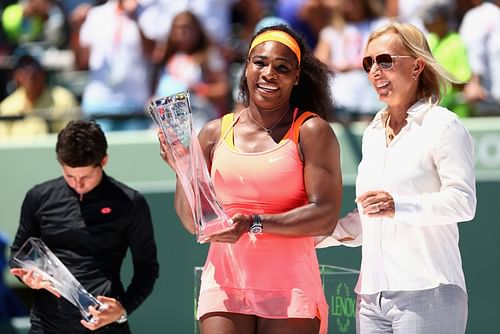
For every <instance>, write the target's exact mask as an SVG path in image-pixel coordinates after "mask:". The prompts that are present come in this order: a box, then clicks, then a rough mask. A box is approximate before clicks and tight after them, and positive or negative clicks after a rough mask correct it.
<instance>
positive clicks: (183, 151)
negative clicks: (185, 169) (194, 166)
mask: <svg viewBox="0 0 500 334" xmlns="http://www.w3.org/2000/svg"><path fill="white" fill-rule="evenodd" d="M158 140H159V141H160V156H161V158H162V159H163V160H164V161H165V162H166V163H167V164H168V165H169V166H170V168H172V169H173V170H174V171H177V167H178V166H177V162H178V161H179V159H180V158H182V157H184V156H186V155H187V154H189V151H188V149H187V148H186V147H185V146H184V145H182V142H181V141H180V140H179V139H177V140H176V141H174V142H173V143H172V146H170V145H169V144H168V143H167V140H166V138H165V136H164V135H163V132H162V131H161V130H158ZM174 150H175V152H174ZM174 154H175V156H174Z"/></svg>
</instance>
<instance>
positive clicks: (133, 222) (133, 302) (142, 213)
mask: <svg viewBox="0 0 500 334" xmlns="http://www.w3.org/2000/svg"><path fill="white" fill-rule="evenodd" d="M135 197H136V198H135V199H134V208H133V210H132V213H131V216H130V217H129V226H128V228H127V240H128V244H129V247H130V252H131V255H132V262H133V266H134V275H133V277H132V280H131V282H130V285H129V286H128V287H127V290H126V292H125V294H124V295H123V296H121V297H120V298H119V300H120V302H121V304H122V305H123V307H124V308H125V310H126V311H127V313H129V314H130V313H132V312H133V311H134V310H135V309H136V308H137V307H139V305H141V304H142V303H143V302H144V300H145V299H146V297H147V296H149V295H150V294H151V292H152V291H153V286H154V283H155V281H156V279H157V278H158V273H159V270H158V260H157V253H156V242H155V239H154V234H153V223H152V220H151V214H150V210H149V206H148V204H147V202H146V200H145V199H144V197H143V196H142V195H141V194H139V193H136V195H135Z"/></svg>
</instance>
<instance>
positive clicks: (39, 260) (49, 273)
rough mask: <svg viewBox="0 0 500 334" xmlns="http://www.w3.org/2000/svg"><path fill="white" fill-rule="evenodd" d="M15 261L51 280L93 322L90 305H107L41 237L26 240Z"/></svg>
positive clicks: (83, 315) (101, 306)
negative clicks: (82, 283)
mask: <svg viewBox="0 0 500 334" xmlns="http://www.w3.org/2000/svg"><path fill="white" fill-rule="evenodd" d="M13 262H14V264H16V265H18V266H19V268H22V269H25V270H32V271H33V272H34V274H35V275H41V277H42V278H43V279H44V280H47V281H49V282H50V283H51V284H52V285H53V286H54V288H55V289H56V290H57V292H59V293H60V294H61V296H63V297H64V298H65V299H67V300H68V301H69V302H70V303H71V304H73V305H75V306H76V307H77V308H78V309H79V310H80V313H81V314H82V317H83V319H85V320H86V321H87V322H92V315H91V314H90V312H89V306H94V307H95V308H101V309H102V308H105V307H106V306H107V305H105V304H103V303H101V302H100V301H99V300H97V299H96V298H95V297H94V296H92V295H91V294H90V293H89V292H88V291H87V290H85V288H84V287H83V286H82V285H81V284H80V282H78V281H77V280H76V278H75V277H74V276H73V274H71V272H70V271H69V270H68V268H66V266H64V264H63V263H62V262H61V261H60V260H59V259H58V258H57V257H56V256H55V255H54V253H52V251H51V250H50V249H49V248H48V247H47V245H45V243H44V242H43V241H42V240H41V239H39V238H33V237H32V238H29V239H28V240H26V242H25V243H24V244H23V246H22V247H21V248H20V249H19V251H18V252H17V253H16V254H15V255H14V257H13Z"/></svg>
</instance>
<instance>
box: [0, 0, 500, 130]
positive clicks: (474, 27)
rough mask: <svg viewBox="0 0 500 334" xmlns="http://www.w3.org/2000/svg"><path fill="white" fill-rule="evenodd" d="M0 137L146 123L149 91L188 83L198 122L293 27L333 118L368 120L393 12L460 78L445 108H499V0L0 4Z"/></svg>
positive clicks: (52, 0)
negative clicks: (376, 52)
mask: <svg viewBox="0 0 500 334" xmlns="http://www.w3.org/2000/svg"><path fill="white" fill-rule="evenodd" d="M0 6H1V7H0V73H1V75H0V138H5V137H14V136H33V135H38V134H44V133H53V132H57V131H59V130H60V129H61V128H62V127H63V126H64V125H65V124H66V122H67V121H68V120H70V119H75V118H88V119H96V120H97V121H98V122H99V123H100V124H101V126H102V127H103V129H104V130H105V131H119V130H134V129H147V128H150V127H151V126H152V123H151V121H150V120H149V119H148V117H147V112H146V110H147V106H148V105H149V103H150V101H151V100H152V99H155V98H157V97H163V96H168V95H171V94H174V93H177V92H180V91H183V90H189V91H190V92H191V97H192V107H193V113H194V120H195V124H194V125H195V127H196V128H200V127H201V126H202V125H203V124H204V123H205V122H206V121H208V120H210V119H213V118H216V117H220V116H221V115H224V114H225V113H227V112H230V111H233V110H235V109H237V108H240V107H241V106H240V104H239V98H238V90H237V87H238V81H239V75H240V69H241V66H242V64H243V62H244V61H245V59H246V50H247V47H248V44H247V43H248V41H249V39H250V38H251V36H252V35H253V34H254V33H255V32H256V30H258V29H259V28H260V27H263V26H265V25H272V24H277V23H282V24H287V25H289V26H290V27H292V28H293V29H294V30H296V31H298V32H299V33H301V34H302V35H303V36H304V37H305V38H306V40H307V42H308V44H309V47H310V48H311V49H312V50H313V51H314V53H315V55H316V57H318V58H319V59H320V60H321V61H323V62H324V63H325V64H327V65H328V67H329V68H330V69H331V70H332V79H331V83H330V85H331V92H332V95H333V98H334V101H335V103H334V105H332V110H331V115H330V120H331V121H340V122H350V121H358V120H362V121H367V120H370V119H371V118H372V117H373V115H374V114H375V113H376V112H377V111H378V110H379V109H380V108H381V107H382V105H381V104H380V102H379V101H378V98H377V96H376V95H375V93H374V92H373V91H374V90H373V89H371V88H370V87H369V82H368V79H367V76H366V73H365V72H364V71H363V69H362V65H361V59H362V57H363V53H364V46H365V42H366V39H367V37H368V35H369V34H370V32H371V31H372V30H374V29H375V28H377V27H379V26H380V25H383V24H384V23H385V22H387V21H388V20H390V19H391V18H394V17H397V18H399V19H401V20H405V21H409V22H411V23H413V24H415V25H416V26H417V27H419V28H420V29H421V30H423V31H424V32H425V33H426V36H427V37H428V41H429V45H430V47H431V50H432V51H433V53H434V54H435V56H436V59H437V60H438V62H440V63H441V64H442V65H443V66H444V67H445V68H446V69H447V70H448V71H449V72H450V73H451V74H453V75H454V76H455V77H456V78H457V79H458V80H459V81H460V82H461V84H455V85H453V86H451V85H450V87H447V88H446V92H445V94H444V99H443V101H442V102H441V103H442V105H444V106H446V107H448V108H449V109H451V110H452V111H454V112H456V113H457V114H458V115H459V116H460V117H471V116H476V117H477V116H488V115H500V107H499V101H500V82H499V80H500V0H494V1H481V0H411V1H410V0H204V1H189V0H175V1H173V0H107V1H106V0H19V1H15V0H2V4H1V5H0Z"/></svg>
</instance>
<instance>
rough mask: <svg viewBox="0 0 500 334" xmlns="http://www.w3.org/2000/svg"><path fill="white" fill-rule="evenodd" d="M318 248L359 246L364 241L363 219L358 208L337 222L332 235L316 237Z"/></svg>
mask: <svg viewBox="0 0 500 334" xmlns="http://www.w3.org/2000/svg"><path fill="white" fill-rule="evenodd" d="M315 239H316V248H326V247H331V246H340V245H342V246H348V247H358V246H361V243H362V228H361V219H360V217H359V213H358V210H357V209H354V210H353V211H351V212H349V213H348V214H347V215H346V216H345V217H342V218H340V219H339V221H338V222H337V227H335V230H334V231H333V233H332V234H331V235H328V236H326V237H325V236H322V237H316V238H315Z"/></svg>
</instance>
